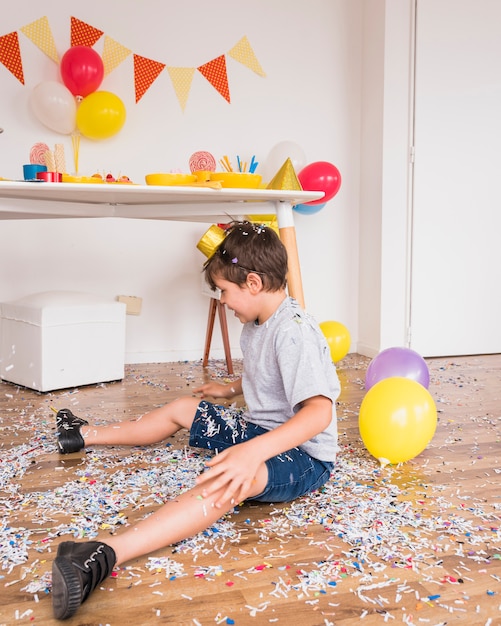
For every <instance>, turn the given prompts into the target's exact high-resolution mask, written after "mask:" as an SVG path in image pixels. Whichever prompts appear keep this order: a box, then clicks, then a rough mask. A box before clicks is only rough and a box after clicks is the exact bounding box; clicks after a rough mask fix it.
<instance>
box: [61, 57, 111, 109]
mask: <svg viewBox="0 0 501 626" xmlns="http://www.w3.org/2000/svg"><path fill="white" fill-rule="evenodd" d="M60 71H61V78H62V80H63V83H64V84H65V85H66V87H67V88H68V89H69V90H70V91H71V93H72V94H73V95H74V96H76V97H77V98H85V96H88V95H89V94H91V93H93V92H94V91H96V90H97V89H98V88H99V86H100V85H101V82H102V80H103V77H104V66H103V61H102V59H101V57H100V56H99V54H98V53H97V52H96V51H95V50H94V49H93V48H88V47H87V46H73V47H72V48H69V49H68V50H67V51H66V52H65V53H64V55H63V58H62V59H61V65H60Z"/></svg>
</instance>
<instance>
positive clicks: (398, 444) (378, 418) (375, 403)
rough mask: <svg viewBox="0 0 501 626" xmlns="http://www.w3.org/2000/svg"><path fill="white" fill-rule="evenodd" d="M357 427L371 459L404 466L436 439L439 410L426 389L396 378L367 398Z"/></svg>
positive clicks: (379, 385) (372, 390) (376, 387)
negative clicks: (374, 458) (434, 437)
mask: <svg viewBox="0 0 501 626" xmlns="http://www.w3.org/2000/svg"><path fill="white" fill-rule="evenodd" d="M358 425H359V429H360V436H361V437H362V441H363V442H364V445H365V447H366V448H367V450H368V451H369V452H370V453H371V454H372V456H374V457H376V459H378V460H379V461H380V462H381V463H392V464H395V463H404V462H405V461H409V460H410V459H413V458H414V457H416V456H417V455H418V454H420V453H421V452H422V451H423V450H424V449H425V448H426V446H427V445H428V444H429V443H430V441H431V440H432V439H433V435H434V434H435V430H436V428H437V409H436V406H435V402H434V401H433V398H432V396H431V394H430V392H429V391H428V389H426V388H425V387H423V385H421V384H420V383H418V382H417V381H415V380H412V379H410V378H404V377H400V376H394V377H390V378H385V379H383V380H381V381H379V382H378V383H376V384H375V385H374V386H373V387H371V388H370V389H369V391H368V392H367V393H366V394H365V397H364V399H363V400H362V404H361V405H360V413H359V419H358Z"/></svg>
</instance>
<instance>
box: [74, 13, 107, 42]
mask: <svg viewBox="0 0 501 626" xmlns="http://www.w3.org/2000/svg"><path fill="white" fill-rule="evenodd" d="M103 35H104V32H103V31H102V30H99V29H97V28H94V26H90V25H89V24H86V23H85V22H82V21H81V20H77V18H76V17H72V18H71V47H72V48H73V47H74V46H87V47H88V48H92V46H93V45H94V44H95V43H96V42H97V41H98V40H99V39H101V37H102V36H103Z"/></svg>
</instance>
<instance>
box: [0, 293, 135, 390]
mask: <svg viewBox="0 0 501 626" xmlns="http://www.w3.org/2000/svg"><path fill="white" fill-rule="evenodd" d="M125 309H126V306H125V304H124V303H122V302H117V301H115V300H113V299H111V298H105V297H102V296H96V295H92V294H88V293H80V292H74V291H46V292H43V293H36V294H32V295H29V296H26V297H25V298H21V299H19V300H15V301H13V302H3V303H1V304H0V377H1V378H3V379H4V380H7V381H9V382H12V383H15V384H17V385H22V386H23V387H29V388H31V389H36V390H37V391H52V390H54V389H66V388H67V387H77V386H79V385H89V384H93V383H99V382H105V381H110V380H119V379H121V378H123V376H124V363H125Z"/></svg>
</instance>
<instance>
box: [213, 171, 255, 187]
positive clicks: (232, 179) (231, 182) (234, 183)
mask: <svg viewBox="0 0 501 626" xmlns="http://www.w3.org/2000/svg"><path fill="white" fill-rule="evenodd" d="M210 179H211V180H214V181H217V182H220V183H221V185H222V186H223V187H233V188H234V189H235V188H236V189H257V188H258V187H259V184H260V182H261V175H260V174H249V173H248V172H213V173H212V174H211V177H210Z"/></svg>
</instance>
